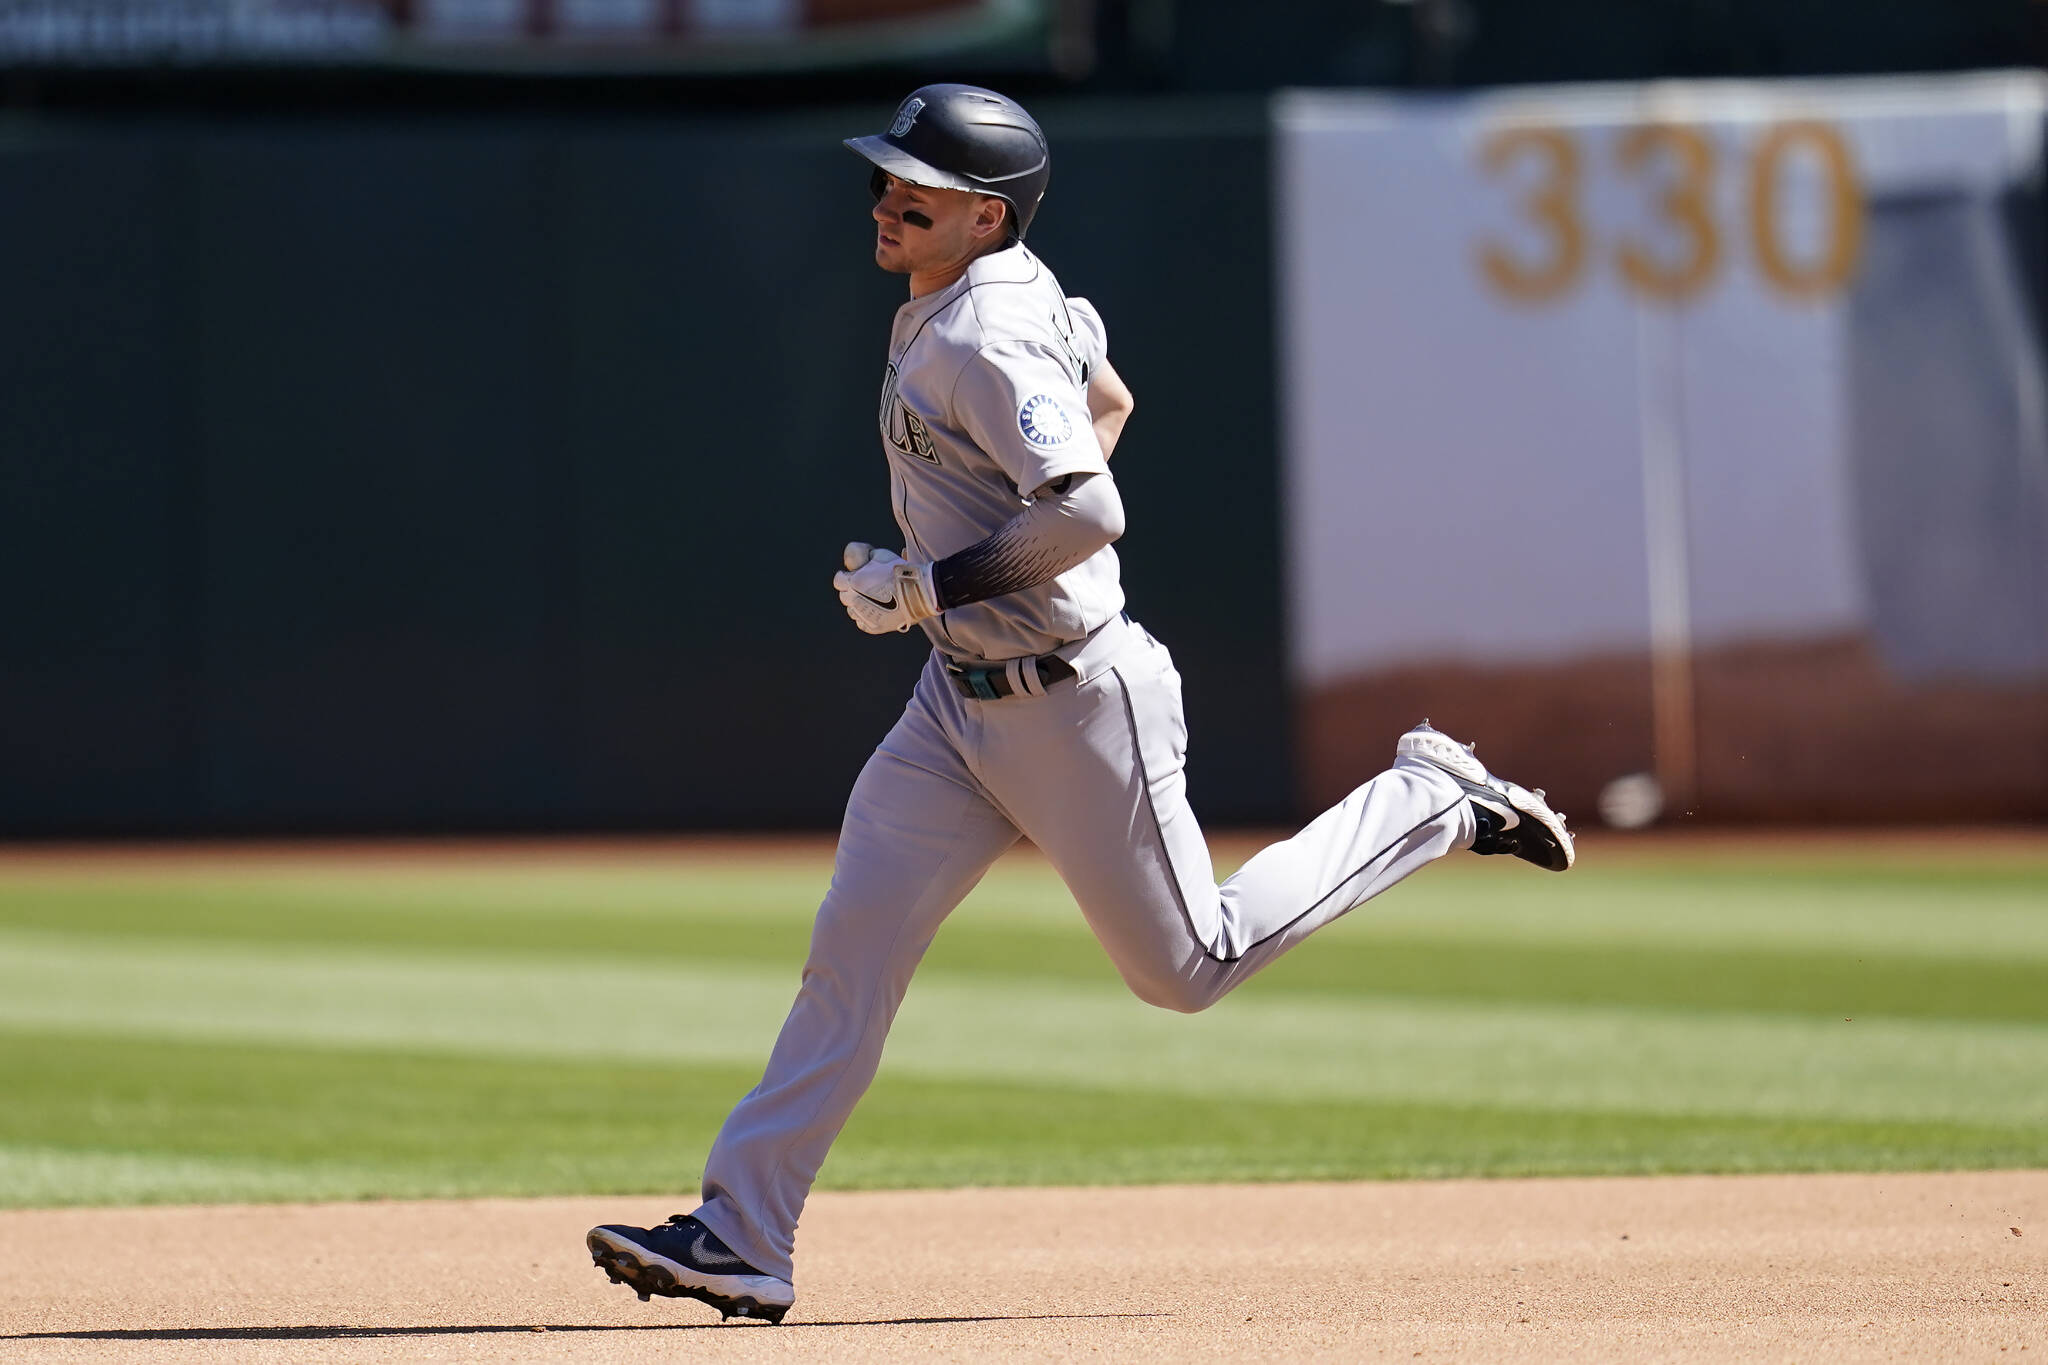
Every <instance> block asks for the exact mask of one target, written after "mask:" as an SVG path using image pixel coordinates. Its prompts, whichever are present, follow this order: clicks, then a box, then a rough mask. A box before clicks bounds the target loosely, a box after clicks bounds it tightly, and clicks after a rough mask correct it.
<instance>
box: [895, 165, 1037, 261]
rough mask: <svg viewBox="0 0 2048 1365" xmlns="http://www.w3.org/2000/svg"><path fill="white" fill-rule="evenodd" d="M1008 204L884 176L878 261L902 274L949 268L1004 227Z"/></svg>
mask: <svg viewBox="0 0 2048 1365" xmlns="http://www.w3.org/2000/svg"><path fill="white" fill-rule="evenodd" d="M1006 207H1007V206H1006V205H1004V203H1003V201H1002V200H1000V199H993V198H991V197H989V196H988V195H985V194H971V193H969V192H968V191H966V190H939V189H931V188H929V187H927V186H924V185H913V184H911V183H910V182H908V181H906V180H898V179H897V178H896V177H895V176H893V175H892V176H886V177H884V189H883V191H882V197H881V198H880V199H877V200H876V201H875V211H874V218H875V264H876V265H878V266H880V267H882V269H884V270H887V271H889V272H891V273H892V274H897V275H922V274H931V273H936V272H939V271H943V270H946V269H948V268H950V267H952V266H956V265H959V264H960V263H962V262H964V261H966V260H969V259H971V258H972V257H974V256H976V255H978V254H979V253H980V252H981V251H982V250H983V249H984V248H986V247H987V246H988V245H989V242H990V239H991V238H992V237H995V236H997V235H999V234H1000V233H1001V232H1002V231H1003V226H1002V224H1003V217H1002V215H1003V213H1004V211H1005V210H1006Z"/></svg>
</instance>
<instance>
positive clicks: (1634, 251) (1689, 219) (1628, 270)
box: [1617, 123, 1721, 303]
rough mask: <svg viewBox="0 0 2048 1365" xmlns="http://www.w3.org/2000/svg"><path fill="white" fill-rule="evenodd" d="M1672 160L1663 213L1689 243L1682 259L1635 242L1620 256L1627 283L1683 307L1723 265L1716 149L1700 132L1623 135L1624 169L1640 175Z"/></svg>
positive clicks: (1664, 128)
mask: <svg viewBox="0 0 2048 1365" xmlns="http://www.w3.org/2000/svg"><path fill="white" fill-rule="evenodd" d="M1664 158H1668V159H1670V160H1671V161H1672V162H1673V163H1674V165H1675V167H1676V170H1677V174H1676V176H1675V177H1674V178H1673V179H1672V181H1671V184H1670V185H1669V186H1668V187H1667V188H1666V189H1665V191H1664V195H1663V197H1662V198H1661V199H1659V200H1658V201H1657V206H1658V209H1659V210H1660V211H1661V213H1662V214H1663V216H1664V218H1665V220H1666V221H1667V222H1669V223H1670V225H1671V227H1672V228H1673V229H1674V230H1675V231H1676V232H1677V233H1679V234H1680V235H1681V236H1682V237H1683V238H1684V242H1685V247H1684V251H1683V252H1682V253H1681V254H1680V255H1679V257H1678V258H1677V259H1676V260H1664V259H1660V258H1659V256H1658V255H1657V254H1656V253H1654V252H1652V251H1650V250H1649V249H1648V248H1646V247H1643V246H1639V245H1638V244H1636V243H1635V242H1629V241H1624V242H1623V243H1622V244H1621V249H1620V252H1619V253H1618V255H1619V259H1620V262H1621V274H1622V278H1624V279H1626V280H1627V281H1628V282H1629V283H1630V284H1632V285H1634V286H1635V287H1636V289H1637V290H1639V291H1640V292H1642V293H1644V294H1646V295H1648V296H1649V297H1651V298H1653V299H1656V300H1658V301H1659V302H1662V303H1682V302H1684V301H1685V300H1686V299H1689V298H1691V297H1692V296H1693V295H1695V294H1697V293H1699V292H1700V290H1702V289H1704V288H1706V287H1707V285H1708V283H1709V282H1711V281H1712V280H1713V278H1714V272H1715V271H1716V270H1717V269H1719V267H1720V264H1721V234H1720V233H1719V232H1717V231H1715V229H1714V203H1713V192H1714V146H1713V144H1712V143H1710V142H1708V141H1707V139H1706V138H1704V137H1702V136H1701V135H1700V130H1699V129H1697V128H1684V127H1679V126H1677V125H1675V124H1669V123H1653V124H1646V125H1644V126H1642V127H1639V128H1631V129H1629V130H1628V132H1627V133H1625V134H1623V136H1622V139H1621V145H1620V147H1619V149H1618V151H1617V159H1618V160H1619V161H1620V163H1621V169H1622V170H1623V171H1625V172H1627V173H1628V174H1630V175H1637V174H1640V173H1641V172H1642V171H1643V170H1644V169H1646V168H1647V167H1648V166H1649V165H1650V164H1651V163H1652V162H1654V161H1657V160H1660V159H1664Z"/></svg>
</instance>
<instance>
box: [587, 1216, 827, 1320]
mask: <svg viewBox="0 0 2048 1365" xmlns="http://www.w3.org/2000/svg"><path fill="white" fill-rule="evenodd" d="M583 1241H584V1244H585V1245H587V1246H588V1247H589V1248H590V1258H591V1259H592V1260H593V1261H596V1262H597V1264H598V1268H599V1269H601V1270H603V1271H604V1273H605V1274H607V1275H609V1276H611V1278H612V1283H613V1284H622V1285H625V1286H626V1287H627V1288H628V1289H631V1290H632V1291H633V1292H634V1293H636V1294H638V1295H639V1296H640V1299H641V1302H643V1303H644V1302H646V1300H647V1296H648V1295H650V1294H663V1295H666V1296H668V1297H669V1298H672V1299H701V1300H702V1301H703V1302H705V1303H708V1304H710V1305H711V1306H712V1307H713V1308H716V1309H717V1310H718V1311H719V1313H720V1315H721V1316H723V1317H728V1318H762V1319H765V1320H766V1321H768V1322H781V1321H782V1315H783V1314H784V1313H787V1312H788V1311H789V1306H790V1305H791V1304H793V1303H795V1302H796V1289H795V1287H794V1286H793V1285H791V1284H790V1283H789V1281H787V1280H778V1279H776V1278H775V1277H774V1276H773V1275H764V1274H762V1273H761V1272H760V1271H758V1270H756V1269H754V1267H752V1266H750V1265H748V1264H747V1263H746V1262H745V1261H742V1260H741V1259H740V1258H739V1257H737V1256H735V1255H733V1253H732V1248H731V1247H729V1246H727V1245H726V1244H725V1243H724V1242H721V1241H719V1240H718V1234H716V1233H714V1232H713V1231H712V1230H711V1229H710V1228H707V1227H705V1226H704V1225H703V1224H702V1223H700V1222H698V1221H697V1220H696V1219H695V1218H693V1217H691V1216H690V1215H689V1214H686V1213H679V1214H677V1215H676V1216H675V1217H673V1218H671V1219H669V1220H668V1221H667V1222H666V1223H663V1224H662V1225H661V1226H660V1227H658V1228H630V1227H624V1226H621V1225H619V1224H617V1223H607V1224H605V1225H604V1226H603V1227H597V1228H592V1229H591V1230H590V1234H589V1235H588V1236H587V1237H585V1238H584V1239H583Z"/></svg>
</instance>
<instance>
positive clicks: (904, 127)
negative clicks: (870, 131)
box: [889, 95, 924, 137]
mask: <svg viewBox="0 0 2048 1365" xmlns="http://www.w3.org/2000/svg"><path fill="white" fill-rule="evenodd" d="M923 112H924V101H923V100H921V99H919V98H918V97H917V96H915V95H912V96H911V97H910V98H909V99H907V100H905V101H903V107H902V108H901V109H898V110H897V111H896V121H895V122H894V123H892V124H890V125H889V136H890V137H902V136H903V135H904V134H905V133H907V132H909V131H910V125H911V124H913V123H915V122H917V116H918V115H919V114H921V113H923Z"/></svg>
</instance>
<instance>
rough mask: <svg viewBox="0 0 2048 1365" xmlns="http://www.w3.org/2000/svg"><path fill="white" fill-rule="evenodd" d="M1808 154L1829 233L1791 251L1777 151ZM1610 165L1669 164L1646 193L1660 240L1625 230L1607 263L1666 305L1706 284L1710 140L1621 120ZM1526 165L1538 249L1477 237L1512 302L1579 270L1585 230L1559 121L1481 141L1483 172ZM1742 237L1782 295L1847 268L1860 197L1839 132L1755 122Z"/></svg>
mask: <svg viewBox="0 0 2048 1365" xmlns="http://www.w3.org/2000/svg"><path fill="white" fill-rule="evenodd" d="M1801 150H1804V151H1808V152H1810V153H1811V154H1812V155H1813V156H1814V157H1815V158H1816V159H1817V161H1818V163H1819V168H1820V170H1821V173H1822V176H1823V178H1824V181H1825V185H1826V193H1827V199H1828V229H1827V238H1826V240H1825V242H1824V243H1822V245H1821V249H1820V251H1819V252H1818V253H1817V254H1815V255H1813V256H1812V257H1811V258H1809V259H1804V260H1802V259H1799V258H1798V257H1796V256H1795V255H1794V253H1793V252H1792V251H1791V250H1789V249H1788V248H1787V247H1786V245H1785V241H1784V236H1783V233H1782V231H1781V228H1780V206H1779V199H1780V194H1781V190H1780V180H1781V178H1782V177H1781V172H1782V170H1783V168H1784V164H1785V161H1786V158H1787V157H1789V156H1791V155H1792V154H1793V153H1794V152H1795V151H1801ZM1614 159H1615V167H1616V169H1618V170H1619V171H1620V172H1621V173H1622V174H1623V175H1624V176H1626V177H1628V178H1629V179H1631V180H1641V179H1643V178H1644V177H1645V176H1646V175H1648V174H1650V173H1651V172H1653V171H1654V170H1655V168H1656V167H1657V166H1659V165H1660V164H1662V165H1665V166H1668V167H1669V171H1668V173H1667V175H1666V177H1665V179H1664V182H1663V185H1662V193H1661V194H1659V195H1658V197H1657V199H1656V201H1655V210H1656V216H1657V217H1658V219H1659V220H1660V221H1661V222H1662V223H1663V224H1664V225H1665V226H1666V227H1667V228H1668V229H1669V237H1670V240H1669V242H1668V243H1667V244H1666V245H1665V246H1664V247H1663V248H1662V249H1652V248H1651V247H1650V246H1648V245H1646V244H1644V243H1642V242H1639V241H1634V240H1631V239H1629V238H1626V237H1624V238H1623V239H1622V240H1621V241H1620V242H1619V243H1618V244H1617V246H1616V249H1615V264H1616V266H1617V267H1618V268H1619V270H1620V272H1621V277H1622V279H1623V281H1625V282H1626V283H1627V285H1628V286H1629V288H1631V289H1632V290H1634V291H1635V292H1637V293H1639V294H1642V295H1644V296H1645V297H1648V298H1651V299H1655V300H1658V301H1659V302H1664V303H1682V302H1684V301H1685V300H1687V299H1690V298H1692V297H1693V296H1694V295H1696V294H1698V293H1699V292H1700V291H1701V290H1702V289H1704V288H1706V287H1707V285H1709V284H1711V283H1712V282H1713V280H1714V277H1715V275H1716V274H1717V273H1718V271H1719V270H1720V267H1721V262H1722V259H1723V256H1724V254H1725V252H1724V248H1723V244H1722V239H1721V229H1720V227H1719V225H1718V224H1717V223H1716V222H1715V220H1714V214H1713V186H1714V171H1715V151H1714V144H1713V142H1712V141H1711V140H1710V139H1709V138H1708V137H1707V136H1706V135H1705V134H1704V133H1702V132H1701V131H1700V130H1699V129H1698V128H1692V127H1687V126H1685V125H1683V124H1671V123H1652V124H1642V125H1639V126H1637V127H1634V128H1630V129H1628V130H1626V131H1625V132H1623V133H1622V135H1621V137H1620V139H1619V140H1618V141H1617V142H1616V143H1615V149H1614ZM1524 162H1527V163H1533V165H1534V168H1535V175H1534V179H1533V182H1532V184H1531V186H1530V189H1529V191H1528V193H1527V194H1526V195H1525V196H1524V197H1523V198H1522V200H1521V212H1522V214H1523V216H1524V217H1525V218H1526V219H1527V220H1528V222H1529V224H1530V226H1531V227H1532V229H1533V230H1534V232H1535V234H1536V236H1537V237H1538V238H1539V239H1540V243H1539V244H1540V246H1541V248H1542V249H1541V250H1540V251H1538V252H1517V251H1514V250H1511V249H1509V248H1507V247H1504V246H1502V245H1500V244H1499V243H1497V242H1483V243H1481V244H1480V248H1479V267H1480V270H1481V271H1482V272H1483V273H1484V275H1485V277H1486V280H1487V282H1488V283H1489V284H1490V285H1492V286H1493V288H1494V289H1495V290H1496V291H1497V292H1499V293H1500V294H1502V295H1504V296H1506V297H1507V298H1509V299H1512V300H1514V301H1516V302H1518V303H1547V302H1550V301H1551V300H1554V299H1557V298H1559V297H1561V296H1562V295H1564V294H1565V293H1566V292H1568V291H1569V290H1570V289H1571V288H1572V287H1573V286H1574V285H1576V284H1577V283H1578V282H1579V280H1580V278H1581V277H1582V276H1583V275H1584V273H1585V269H1586V259H1587V254H1588V245H1587V232H1586V225H1585V220H1584V217H1583V216H1582V214H1581V212H1580V200H1581V196H1582V191H1583V188H1584V167H1583V163H1582V160H1581V156H1580V144H1579V142H1578V141H1577V140H1576V139H1575V138H1573V137H1572V136H1571V134H1569V133H1567V132H1565V131H1564V130H1563V129H1560V128H1546V127H1537V126H1519V127H1513V128H1504V129H1502V130H1500V131H1499V132H1496V133H1494V134H1492V135H1491V136H1490V137H1488V138H1487V139H1486V141H1485V142H1484V143H1483V144H1482V145H1481V148H1480V163H1481V165H1482V166H1484V167H1485V169H1486V171H1487V173H1488V174H1489V175H1494V176H1498V175H1502V174H1505V173H1509V172H1510V171H1511V170H1512V168H1514V167H1515V166H1516V165H1517V164H1518V163H1524ZM1748 180H1749V215H1748V217H1749V222H1748V228H1749V245H1750V251H1751V254H1752V255H1753V256H1754V257H1755V260H1756V263H1757V267H1758V269H1759V270H1761V271H1762V273H1763V277H1764V279H1765V281H1766V282H1767V283H1768V284H1769V285H1770V286H1771V288H1772V289H1774V290H1776V291H1777V292H1778V293H1779V294H1781V295H1783V296H1785V297H1786V298H1788V299H1796V300H1808V299H1818V298H1823V297H1826V296H1827V295H1830V294H1833V293H1835V292H1836V291H1838V290H1840V289H1841V288H1842V287H1843V286H1844V285H1845V284H1847V283H1848V281H1849V279H1850V277H1851V276H1852V275H1854V274H1855V272H1856V261H1857V257H1858V256H1859V255H1860V254H1861V251H1862V245H1863V195H1862V189H1861V187H1860V185H1859V184H1858V183H1857V179H1856V168H1855V164H1854V162H1853V161H1852V160H1851V159H1850V156H1849V148H1848V146H1847V145H1846V144H1845V143H1844V142H1843V141H1842V135H1841V134H1840V133H1838V132H1837V131H1836V130H1835V129H1834V128H1832V127H1830V126H1829V125H1827V124H1825V123H1811V122H1800V123H1780V124H1773V125H1771V126H1770V127H1768V128H1766V129H1765V130H1764V133H1763V136H1762V137H1761V138H1759V139H1758V141H1757V143H1756V146H1755V147H1754V148H1753V149H1752V150H1751V153H1750V158H1749V176H1748Z"/></svg>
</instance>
